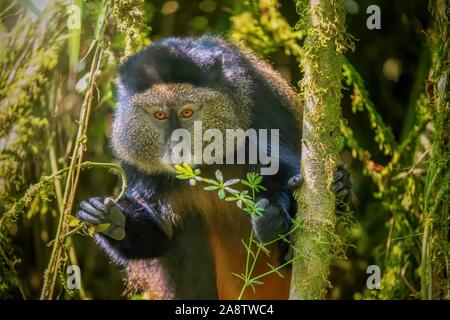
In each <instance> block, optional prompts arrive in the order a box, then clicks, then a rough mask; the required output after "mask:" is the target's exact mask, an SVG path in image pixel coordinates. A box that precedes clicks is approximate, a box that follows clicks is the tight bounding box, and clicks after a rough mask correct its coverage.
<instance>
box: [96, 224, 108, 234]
mask: <svg viewBox="0 0 450 320" xmlns="http://www.w3.org/2000/svg"><path fill="white" fill-rule="evenodd" d="M110 226H111V223H101V224H99V225H98V226H96V227H95V232H103V231H106V230H108V228H109V227H110Z"/></svg>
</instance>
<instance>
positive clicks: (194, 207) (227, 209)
mask: <svg viewBox="0 0 450 320" xmlns="http://www.w3.org/2000/svg"><path fill="white" fill-rule="evenodd" d="M185 192H189V193H190V194H189V195H188V194H186V193H185ZM181 199H183V201H181ZM186 199H189V200H187V201H186ZM177 200H178V201H177ZM171 203H172V205H173V209H174V212H175V213H176V214H178V215H180V218H181V219H182V218H183V212H199V213H200V214H201V215H202V216H203V218H204V220H205V223H206V225H207V229H208V232H209V237H210V245H211V249H212V254H213V258H214V263H215V268H216V282H217V289H218V296H219V299H237V298H238V297H239V296H240V294H241V290H242V288H243V286H244V281H243V280H242V279H240V278H238V277H237V276H236V275H234V274H244V273H245V268H246V262H247V251H246V249H245V247H244V244H243V243H242V241H244V242H245V243H248V242H249V237H250V232H251V223H250V217H249V215H248V214H247V213H246V212H244V211H243V210H241V209H239V208H238V207H237V206H236V204H235V203H234V202H226V201H224V200H221V199H219V197H218V196H217V194H216V193H212V192H206V191H204V190H202V189H201V187H191V188H190V189H188V190H185V191H184V192H181V193H178V194H177V196H176V197H175V198H173V199H172V201H171ZM268 249H269V250H270V254H266V253H265V252H263V251H261V252H260V254H259V256H258V260H257V261H256V263H255V267H254V269H253V272H252V277H256V276H258V275H261V274H264V273H266V272H268V271H270V270H271V268H270V266H269V265H268V264H270V265H272V266H274V267H276V266H278V265H279V251H278V250H279V247H278V245H277V244H273V245H271V246H270V247H269V248H268ZM256 250H257V246H256V245H253V246H252V251H253V252H256ZM250 259H251V258H250ZM251 262H252V261H250V263H251ZM233 273H234V274H233ZM281 274H283V276H284V277H281V276H280V275H278V274H277V273H271V274H269V275H267V276H264V277H262V278H260V279H258V280H260V281H262V282H263V284H262V285H255V288H254V289H255V290H253V288H252V287H248V288H246V289H245V291H244V292H243V294H242V299H287V298H288V295H289V285H290V272H289V271H288V270H281Z"/></svg>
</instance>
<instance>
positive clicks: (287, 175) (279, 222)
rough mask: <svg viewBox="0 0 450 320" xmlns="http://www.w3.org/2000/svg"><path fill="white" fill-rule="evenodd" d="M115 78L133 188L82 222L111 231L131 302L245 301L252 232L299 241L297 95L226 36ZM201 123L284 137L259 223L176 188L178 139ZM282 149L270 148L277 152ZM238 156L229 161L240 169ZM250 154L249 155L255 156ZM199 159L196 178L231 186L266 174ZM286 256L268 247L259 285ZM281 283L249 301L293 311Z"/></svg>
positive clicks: (102, 239)
mask: <svg viewBox="0 0 450 320" xmlns="http://www.w3.org/2000/svg"><path fill="white" fill-rule="evenodd" d="M118 73H119V76H118V80H117V108H116V110H115V114H114V119H113V124H112V133H111V145H112V149H113V151H114V154H115V156H116V157H117V158H118V159H119V160H120V162H121V164H122V166H123V168H124V170H125V172H126V176H127V180H128V187H127V190H126V193H125V196H124V197H123V199H121V200H119V201H117V202H116V201H114V200H113V199H112V198H111V197H104V198H102V197H93V198H90V199H89V200H87V201H81V203H80V206H79V211H78V213H77V217H78V218H79V219H81V220H82V221H84V222H87V223H90V224H94V225H98V224H103V223H109V224H110V225H109V227H108V228H107V229H106V230H104V231H103V232H99V233H97V234H95V236H94V238H95V241H96V243H97V244H98V245H99V246H100V247H101V248H103V249H104V250H105V251H106V253H107V254H108V255H109V256H110V257H111V259H112V261H113V262H115V263H116V264H118V265H120V266H122V267H124V268H125V271H126V273H127V278H128V285H127V291H128V292H139V293H142V294H143V295H144V297H145V298H148V299H237V298H238V296H239V294H240V292H241V289H242V287H243V285H244V283H243V281H242V280H241V279H239V278H238V277H237V276H236V274H242V273H243V272H244V270H245V263H246V258H247V256H246V255H247V251H246V249H245V247H244V246H243V244H242V240H244V241H247V239H249V235H250V233H251V232H253V234H254V237H255V238H256V239H257V241H259V242H261V243H267V242H268V241H271V240H273V239H277V237H278V236H279V235H281V234H286V233H287V232H288V231H289V230H290V228H291V227H292V219H293V218H294V217H295V214H296V211H297V207H296V202H295V200H294V199H293V196H292V192H293V190H294V189H295V188H297V187H298V186H299V185H300V184H301V183H302V180H303V179H302V176H301V174H300V141H301V123H302V108H301V105H300V103H299V102H298V99H297V95H298V93H297V92H296V90H295V89H294V88H293V87H292V86H291V85H290V84H289V82H288V81H286V80H285V79H284V78H283V77H282V76H281V75H280V74H279V73H278V72H276V71H275V70H273V68H272V67H271V66H270V65H269V64H268V63H266V62H264V61H263V60H261V59H259V58H257V56H256V55H255V54H254V53H252V52H251V51H250V50H248V49H244V48H243V47H242V46H240V45H239V44H235V43H230V42H228V41H226V40H224V39H223V38H221V37H218V36H202V37H198V38H191V37H180V38H177V37H172V38H166V39H162V40H159V41H156V42H154V43H152V44H151V45H149V46H147V47H145V48H143V49H142V50H141V51H139V52H138V53H136V54H134V55H132V56H130V57H128V58H127V59H126V60H125V61H124V62H123V63H122V64H121V66H120V67H119V72H118ZM195 121H201V123H202V130H203V131H205V130H207V129H216V130H218V131H219V132H221V133H225V132H226V130H227V129H242V130H247V129H255V130H259V129H266V130H272V129H274V130H278V131H277V132H278V138H279V140H278V150H279V155H278V158H277V160H278V161H279V167H278V171H277V173H276V174H272V175H263V182H262V184H263V185H264V186H265V188H266V189H267V190H266V191H261V192H259V193H258V194H257V198H256V200H257V204H258V205H259V206H260V207H261V208H263V209H264V213H263V214H262V216H259V217H256V218H251V217H250V216H249V215H247V214H245V213H244V212H243V211H242V210H241V209H240V208H238V207H237V206H236V205H235V204H233V203H230V202H226V201H223V200H221V199H220V198H219V197H218V195H217V194H216V193H212V192H206V191H204V190H203V189H202V187H201V186H200V185H199V184H197V185H194V186H191V185H189V184H188V183H186V181H182V180H179V179H177V178H176V170H175V169H174V165H173V163H171V162H170V154H171V150H172V149H173V148H174V144H173V141H172V140H171V138H170V137H171V133H173V132H174V130H176V129H179V128H183V129H185V130H187V131H188V132H192V131H193V130H194V129H193V127H194V123H195ZM274 141H275V140H274ZM274 141H272V140H271V141H267V142H266V147H267V149H268V150H270V152H273V150H274V148H275V145H274V143H273V142H274ZM257 143H258V142H257ZM238 147H239V146H238V145H237V144H236V145H235V146H234V148H232V149H231V151H230V152H231V153H232V154H231V158H235V156H236V155H235V153H236V151H237V148H238ZM241 147H243V148H244V149H245V150H246V151H249V149H250V148H251V147H252V145H251V144H250V143H249V144H248V145H245V146H241ZM253 147H254V146H253ZM190 151H191V153H192V154H191V161H192V163H194V164H193V167H194V168H198V169H200V170H201V172H202V175H203V176H205V177H208V176H211V177H212V176H214V173H215V172H216V171H217V170H220V172H222V173H223V175H224V176H225V177H226V178H227V179H229V178H240V177H245V174H246V173H248V172H257V171H258V170H260V169H261V168H262V167H263V166H264V165H263V164H262V163H260V162H258V163H256V164H255V163H253V164H250V163H234V164H229V163H228V164H227V163H212V164H211V163H210V162H208V160H211V159H204V161H203V163H195V155H194V154H193V153H194V152H193V151H192V150H190ZM227 152H229V150H228V149H227ZM246 154H247V153H246ZM223 157H225V154H224V155H223ZM208 163H209V164H208ZM350 187H351V186H350V183H349V176H348V173H347V172H346V171H345V170H342V169H339V170H338V171H336V172H335V175H334V183H333V186H332V190H333V191H334V192H336V196H337V197H338V198H345V197H346V196H347V195H348V194H349V192H350ZM288 247H289V246H286V244H285V243H284V242H283V241H278V242H275V243H273V244H271V245H270V246H269V247H268V248H269V249H270V254H262V255H260V257H259V258H258V261H257V262H256V264H255V268H254V274H262V273H264V272H266V271H268V270H270V267H269V264H270V265H272V266H278V265H280V263H282V261H283V259H284V257H285V256H286V255H288V253H289V248H288ZM280 272H281V273H282V275H283V277H281V276H279V275H278V274H275V273H272V274H269V275H267V276H266V277H265V278H264V279H263V281H264V283H263V284H261V285H258V286H256V288H255V290H252V288H247V289H246V290H245V291H244V293H243V295H242V298H243V299H287V298H288V294H289V285H290V268H289V267H286V268H283V269H281V270H280Z"/></svg>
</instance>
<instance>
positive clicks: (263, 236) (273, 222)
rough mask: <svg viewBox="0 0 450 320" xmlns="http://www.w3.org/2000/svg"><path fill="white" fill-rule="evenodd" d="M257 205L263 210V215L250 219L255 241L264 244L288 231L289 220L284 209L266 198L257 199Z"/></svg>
mask: <svg viewBox="0 0 450 320" xmlns="http://www.w3.org/2000/svg"><path fill="white" fill-rule="evenodd" d="M257 205H258V206H259V207H260V208H263V209H264V214H263V215H262V216H260V217H257V218H256V219H252V226H253V232H254V233H255V236H256V239H258V240H259V241H260V242H261V243H266V242H269V241H272V240H274V239H276V238H277V237H278V236H280V235H282V234H285V233H286V232H288V231H289V228H290V219H289V214H288V212H287V210H286V209H284V208H282V207H281V206H280V205H278V204H276V203H271V201H269V200H268V199H266V198H261V199H259V200H258V202H257Z"/></svg>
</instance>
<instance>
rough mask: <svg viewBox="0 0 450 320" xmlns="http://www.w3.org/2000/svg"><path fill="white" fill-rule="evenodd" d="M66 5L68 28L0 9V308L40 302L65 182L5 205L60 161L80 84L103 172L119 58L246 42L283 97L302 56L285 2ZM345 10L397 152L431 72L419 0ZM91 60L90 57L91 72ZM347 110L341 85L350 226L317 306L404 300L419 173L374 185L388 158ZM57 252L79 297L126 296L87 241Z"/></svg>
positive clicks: (108, 183) (98, 191)
mask: <svg viewBox="0 0 450 320" xmlns="http://www.w3.org/2000/svg"><path fill="white" fill-rule="evenodd" d="M72 4H74V5H76V6H78V7H79V8H81V10H80V17H79V19H78V18H77V16H76V15H75V17H74V15H73V12H70V10H73V7H72V9H69V8H68V7H67V2H66V1H58V0H57V1H0V65H1V70H0V97H1V102H0V216H5V215H6V213H8V212H9V214H11V218H9V217H8V221H7V222H4V225H3V226H2V229H0V230H1V231H2V234H1V236H0V237H1V238H0V239H1V240H0V244H1V245H2V252H0V253H1V258H0V277H1V278H0V297H3V298H19V299H20V298H23V297H24V296H26V297H27V298H38V297H39V295H40V290H41V288H42V286H43V274H44V270H45V269H46V268H47V264H48V261H49V259H50V254H51V248H50V247H49V246H48V245H47V244H48V243H49V242H50V241H51V240H52V239H53V238H54V234H55V231H56V227H57V223H58V216H59V210H60V206H61V203H58V197H61V195H58V193H61V192H62V190H61V189H63V188H62V187H64V184H63V183H64V179H62V180H60V182H59V187H58V186H57V185H55V186H56V189H55V191H52V190H53V188H50V187H45V188H43V189H42V190H39V192H37V193H35V194H33V195H32V196H31V197H30V198H29V199H28V201H27V202H26V205H25V206H23V208H21V207H20V206H17V203H18V202H19V199H21V198H22V197H23V196H24V194H25V192H26V190H27V189H28V188H29V187H30V185H32V184H34V183H37V182H39V181H40V179H41V176H49V175H51V174H52V173H55V172H57V170H59V169H61V168H64V167H66V166H67V165H68V163H69V162H70V158H69V157H70V154H71V153H72V150H73V147H74V142H75V136H76V132H77V119H78V118H79V113H80V108H81V106H82V105H83V101H84V99H85V97H86V94H87V93H88V91H89V78H90V76H91V75H92V72H95V77H96V78H95V90H93V92H92V105H91V113H90V119H89V125H88V129H87V136H86V141H87V142H86V150H85V152H84V156H83V159H84V160H90V161H98V162H114V161H115V160H114V159H113V156H112V154H111V148H110V146H109V141H108V136H109V131H110V127H111V117H112V113H113V111H114V108H115V93H114V78H115V72H116V69H117V66H118V64H119V63H120V61H121V59H122V58H123V57H124V56H125V55H126V54H129V53H132V52H135V51H136V50H138V49H139V48H140V47H141V46H143V45H146V44H149V43H150V42H152V41H155V40H157V39H161V38H165V37H171V36H200V35H204V34H214V35H221V36H224V37H226V38H231V39H233V40H235V41H242V42H243V43H245V45H247V46H248V47H250V48H251V49H253V50H255V51H256V52H257V54H258V55H260V56H261V57H263V58H264V59H266V60H267V61H269V62H270V63H271V64H272V65H273V67H274V68H275V69H277V70H278V71H280V72H281V73H282V74H283V75H284V77H286V79H288V80H289V81H290V82H291V83H292V84H293V85H294V86H298V82H299V81H300V80H301V77H302V74H301V72H300V68H299V58H300V56H299V53H298V50H296V48H297V47H296V46H300V47H301V45H302V42H303V37H304V32H303V30H301V29H297V30H296V31H295V30H294V26H295V25H296V24H297V22H298V20H299V19H300V15H301V12H297V11H298V10H297V7H296V2H295V1H284V0H283V1H281V0H279V1H269V0H261V1H239V0H220V1H219V0H203V1H176V0H170V1H159V0H153V1H135V0H129V1H114V2H110V1H81V0H74V1H73V3H72ZM374 4H375V5H377V6H379V8H380V9H381V29H378V30H377V29H374V30H370V29H368V28H367V26H366V21H367V18H368V17H369V16H370V14H367V13H366V9H367V7H368V6H369V5H374ZM105 8H106V11H105ZM298 8H299V9H301V6H298ZM345 9H346V13H347V17H346V20H347V26H348V28H347V30H348V32H349V33H350V34H351V35H352V36H353V37H354V39H353V41H354V51H352V50H349V51H348V52H347V53H346V56H347V58H348V60H349V62H350V63H351V65H353V67H354V68H355V69H356V70H357V71H358V72H359V74H360V75H361V77H362V79H364V83H365V87H366V89H367V92H368V97H369V99H370V100H371V101H372V102H373V106H374V108H375V109H376V112H377V114H379V116H380V118H381V119H382V122H384V124H385V125H386V128H388V129H387V133H386V135H387V138H386V141H385V142H386V144H389V139H390V138H393V139H394V142H395V143H396V144H398V145H400V144H401V143H402V142H403V141H405V139H407V138H408V135H409V134H410V133H411V132H412V131H413V130H414V127H415V126H416V125H417V123H418V122H419V120H420V119H419V118H420V117H419V116H422V115H421V114H418V113H420V110H419V111H418V107H417V103H416V102H417V100H418V99H419V98H420V96H421V94H423V93H424V92H425V83H426V79H427V76H428V69H429V67H430V52H429V45H428V44H427V41H428V40H427V32H428V31H427V30H429V28H431V27H432V25H431V20H430V14H429V10H428V4H427V1H422V0H413V1H388V0H367V1H366V0H358V1H355V0H346V1H345ZM299 13H300V15H299ZM102 16H103V17H102ZM68 19H69V21H68ZM68 24H69V25H68ZM78 27H79V28H78ZM97 49H98V50H100V51H101V59H100V61H99V63H98V64H97V67H96V68H93V69H91V67H92V64H93V61H94V59H95V51H96V50H97ZM357 98H358V97H357V95H355V92H354V86H353V85H351V84H350V85H345V87H344V90H343V99H342V110H343V115H344V117H345V119H347V128H351V131H352V133H353V137H349V135H346V138H347V140H346V141H347V143H346V146H345V147H344V148H343V150H342V158H343V159H344V161H345V162H346V164H347V167H348V168H349V169H350V171H351V173H352V179H353V182H354V192H355V198H356V199H357V200H356V206H355V210H354V213H353V215H354V220H355V221H356V222H355V223H354V224H353V226H352V227H351V230H350V232H347V234H346V235H345V236H346V237H347V239H348V242H349V246H348V249H347V253H346V255H347V259H339V260H337V261H335V263H334V264H333V267H332V273H331V283H332V284H333V287H332V288H330V290H329V293H328V297H329V298H330V299H360V298H393V299H406V298H416V297H417V294H418V291H420V287H419V286H418V284H419V283H420V282H419V280H418V266H419V264H420V237H418V236H417V234H418V233H420V232H421V231H420V213H418V212H419V210H418V209H417V206H416V205H415V202H414V201H415V200H414V199H416V197H418V194H419V193H420V192H421V189H420V185H421V183H422V182H423V175H422V176H421V175H418V176H417V177H416V176H415V177H413V178H412V180H411V181H410V180H402V181H398V179H397V180H395V179H394V180H392V179H393V177H394V176H397V175H398V174H400V173H401V172H403V171H404V170H406V171H408V170H409V168H410V167H411V164H412V163H414V160H413V156H412V155H413V154H414V152H415V150H416V149H417V148H416V147H414V148H412V149H402V150H403V152H407V153H409V154H410V155H408V159H409V160H405V162H400V163H397V164H396V165H395V169H393V170H392V171H394V172H390V174H389V176H387V177H386V176H381V175H379V174H380V172H381V171H382V170H383V168H385V167H386V165H388V164H389V162H390V161H391V160H392V158H393V156H394V154H395V153H394V152H389V150H387V151H386V148H383V147H381V148H380V145H381V144H383V143H382V142H380V141H379V140H377V138H376V132H375V131H374V130H373V123H374V121H373V119H371V113H370V112H368V111H367V110H366V108H365V107H361V106H359V105H358V102H357V101H355V99H357ZM366 102H367V101H364V104H366ZM376 123H377V122H376ZM389 128H390V129H389ZM422 129H423V128H422ZM422 129H421V130H422ZM425 131H426V129H423V130H422V133H424V132H425ZM390 132H391V133H392V136H390ZM388 135H389V136H388ZM414 139H415V141H419V140H420V139H419V137H418V136H415V137H414ZM421 139H422V140H420V141H421V142H420V144H421V145H423V144H426V143H427V140H426V132H425V134H423V136H422V138H421ZM355 141H357V142H358V146H357V147H356V146H355V144H354V143H353V144H352V142H355ZM416 145H417V143H414V146H416ZM415 148H416V149H415ZM387 149H388V148H387ZM408 161H409V162H408ZM399 179H401V178H399ZM118 183H119V180H118V178H117V176H116V175H114V174H112V173H111V172H109V171H108V170H104V169H101V168H100V169H99V168H93V169H90V170H85V171H83V172H82V173H81V175H80V180H79V182H78V188H77V192H76V198H75V199H74V205H75V206H76V204H77V203H78V202H79V201H80V200H81V199H86V198H88V197H91V196H93V195H110V194H112V193H115V194H117V193H118V192H119V190H118ZM52 184H53V183H52ZM52 184H50V185H52ZM411 184H414V186H413V187H412V186H411ZM58 188H59V190H58ZM390 188H395V190H393V191H392V190H391V189H390ZM411 188H414V190H412V189H411ZM391 191H392V193H391ZM15 205H16V206H15ZM12 208H13V209H12ZM4 220H5V221H6V220H7V219H6V218H5V219H4ZM6 227H7V228H6ZM403 237H404V238H403ZM64 252H65V257H66V258H67V259H68V260H71V261H73V259H75V260H76V261H77V264H78V265H79V266H80V268H81V270H82V284H83V292H82V295H83V296H82V297H81V298H95V299H123V298H126V297H124V296H123V295H122V293H123V291H124V281H123V274H122V273H121V269H120V267H118V266H115V265H113V264H111V263H110V262H109V260H108V258H107V257H106V255H105V254H104V253H103V252H102V251H101V250H100V249H99V248H97V247H96V245H95V244H94V242H93V241H92V239H91V238H90V237H89V236H82V235H75V236H72V237H71V243H70V244H69V245H67V247H66V248H65V251H64ZM372 264H379V265H380V266H382V267H381V269H382V272H383V289H382V290H381V291H377V290H375V291H369V290H368V289H367V287H366V279H367V276H368V275H367V273H366V269H367V267H368V266H369V265H372ZM59 276H60V277H64V272H63V273H61V274H60V275H59ZM57 288H58V290H57V292H56V295H57V296H59V297H60V298H80V293H79V292H70V290H65V289H64V288H63V286H60V285H59V286H58V287H57Z"/></svg>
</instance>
